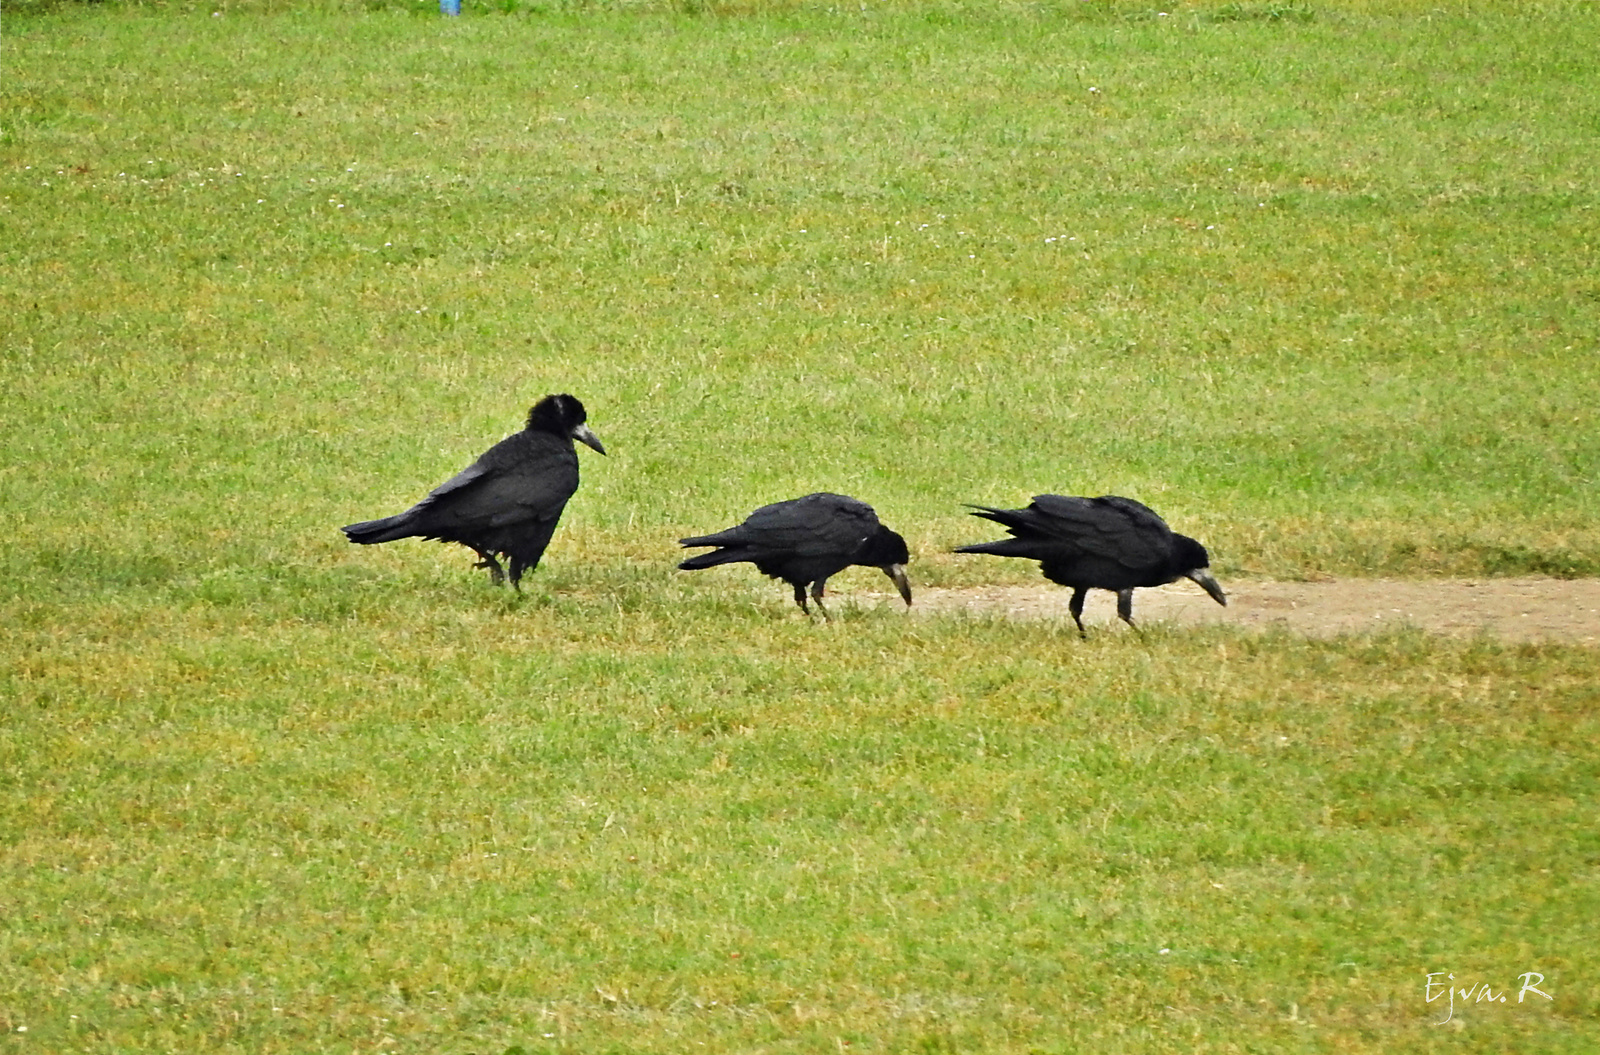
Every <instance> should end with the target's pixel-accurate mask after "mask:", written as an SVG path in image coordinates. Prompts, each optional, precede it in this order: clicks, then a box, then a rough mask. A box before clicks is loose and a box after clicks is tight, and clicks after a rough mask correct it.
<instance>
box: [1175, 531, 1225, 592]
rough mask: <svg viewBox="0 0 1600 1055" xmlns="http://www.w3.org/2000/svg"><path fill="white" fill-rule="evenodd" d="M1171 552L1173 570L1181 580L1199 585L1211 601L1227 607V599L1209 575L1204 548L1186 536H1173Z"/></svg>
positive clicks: (1208, 560)
mask: <svg viewBox="0 0 1600 1055" xmlns="http://www.w3.org/2000/svg"><path fill="white" fill-rule="evenodd" d="M1172 550H1173V554H1172V561H1173V568H1174V570H1176V571H1177V573H1178V574H1179V575H1181V576H1182V577H1183V578H1185V579H1193V580H1194V581H1195V582H1197V583H1199V584H1200V588H1201V589H1203V590H1205V592H1206V593H1208V594H1210V595H1211V599H1212V600H1213V601H1216V602H1217V603H1218V604H1220V605H1222V606H1223V607H1227V604H1228V598H1227V597H1226V596H1225V595H1224V594H1223V592H1222V587H1221V586H1220V585H1218V583H1217V580H1216V578H1215V577H1214V576H1212V574H1211V556H1210V555H1209V554H1208V553H1206V548H1205V547H1204V546H1202V545H1200V543H1198V542H1196V541H1195V540H1194V539H1192V538H1190V537H1189V536H1188V535H1173V536H1172Z"/></svg>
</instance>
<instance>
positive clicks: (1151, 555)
mask: <svg viewBox="0 0 1600 1055" xmlns="http://www.w3.org/2000/svg"><path fill="white" fill-rule="evenodd" d="M970 508H971V509H972V510H973V513H972V515H973V516H975V517H982V518H984V519H985V520H993V521H994V522H995V523H997V524H1000V525H1002V526H1004V527H1005V528H1006V530H1007V531H1009V532H1010V533H1011V538H1006V539H1000V540H999V541H998V542H981V543H978V544H976V545H972V546H962V547H960V548H959V549H957V550H956V551H955V552H957V553H987V554H990V555H991V556H995V557H1022V558H1024V559H1026V560H1036V561H1038V562H1039V570H1040V571H1042V572H1044V577H1045V578H1046V579H1049V580H1050V581H1051V582H1055V583H1060V584H1061V585H1062V586H1069V587H1071V588H1072V600H1071V601H1069V602H1067V610H1068V611H1069V612H1071V613H1072V620H1073V622H1075V623H1077V624H1078V634H1079V635H1080V636H1082V637H1087V636H1088V634H1086V633H1085V632H1084V629H1083V598H1084V595H1085V594H1087V593H1088V592H1089V591H1090V590H1111V591H1113V592H1114V593H1115V594H1116V595H1117V616H1118V617H1119V618H1121V620H1122V621H1123V622H1124V623H1127V624H1128V625H1129V626H1133V591H1134V589H1135V588H1137V587H1140V586H1163V585H1165V584H1167V583H1169V582H1175V581H1177V580H1178V579H1192V580H1194V581H1195V582H1196V583H1199V585H1200V587H1201V589H1203V590H1205V592H1206V593H1208V594H1210V595H1211V598H1212V600H1214V601H1216V602H1217V603H1218V604H1220V605H1226V604H1227V603H1228V599H1227V597H1226V596H1224V595H1223V593H1222V587H1221V586H1219V585H1217V580H1216V579H1215V578H1214V577H1213V576H1212V574H1211V570H1210V568H1211V558H1210V556H1209V555H1207V553H1206V548H1205V547H1204V546H1202V545H1200V543H1198V542H1196V541H1195V540H1194V539H1192V538H1190V537H1189V536H1187V535H1179V534H1176V533H1175V532H1174V531H1173V530H1172V529H1171V528H1169V527H1167V522H1166V521H1165V520H1162V519H1161V518H1160V517H1159V516H1157V515H1156V513H1155V511H1154V510H1152V509H1151V508H1150V507H1149V506H1146V505H1144V504H1142V503H1139V502H1135V501H1134V500H1133V499H1131V498H1121V497H1118V496H1117V495H1105V496H1103V497H1100V498H1069V497H1066V496H1064V495H1035V496H1034V498H1033V504H1032V505H1030V506H1028V507H1027V508H1026V509H992V508H990V507H989V506H971V507H970Z"/></svg>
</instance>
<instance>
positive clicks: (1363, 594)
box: [882, 578, 1600, 645]
mask: <svg viewBox="0 0 1600 1055" xmlns="http://www.w3.org/2000/svg"><path fill="white" fill-rule="evenodd" d="M1222 585H1223V588H1224V589H1226V590H1227V591H1228V607H1226V608H1223V607H1221V606H1220V605H1218V604H1217V603H1216V602H1214V601H1212V600H1211V598H1209V597H1207V596H1206V595H1205V594H1204V593H1202V592H1201V590H1200V588H1199V587H1198V586H1195V585H1194V584H1192V583H1189V582H1181V583H1175V584H1173V585H1171V586H1162V587H1158V588H1156V589H1150V590H1139V591H1137V592H1135V594H1134V601H1133V616H1134V618H1135V619H1137V620H1141V621H1149V622H1155V621H1164V622H1172V623H1232V624H1235V625H1239V626H1250V627H1274V626H1278V627H1285V628H1288V629H1290V630H1294V631H1298V632H1299V633H1303V634H1307V635H1313V636H1332V635H1335V634H1342V633H1352V632H1356V633H1359V632H1361V631H1365V630H1374V629H1380V628H1386V627H1390V626H1395V625H1406V626H1415V627H1419V628H1421V629H1423V630H1427V631H1431V632H1434V633H1441V634H1476V633H1478V632H1480V631H1482V632H1486V633H1489V634H1493V635H1495V636H1497V637H1501V638H1504V639H1506V640H1509V641H1560V642H1569V643H1575V644H1583V645H1600V579H1571V580H1569V579H1534V578H1525V579H1431V580H1410V579H1407V580H1395V579H1340V580H1335V581H1329V582H1259V581H1256V582H1252V581H1240V582H1232V583H1229V582H1224V583H1223V584H1222ZM1071 596H1072V591H1070V590H1067V589H1064V588H1062V587H1058V586H1052V585H1048V584H1041V585H1039V586H994V587H982V588H978V589H962V590H941V589H933V588H918V589H917V590H916V605H915V606H914V608H913V612H921V613H924V614H933V613H939V612H952V611H968V612H974V613H979V612H1000V613H1004V614H1006V615H1009V616H1013V617H1015V618H1018V619H1060V620H1061V621H1063V622H1066V623H1070V622H1071V621H1072V616H1071V615H1070V614H1068V612H1067V600H1068V598H1070V597H1071ZM882 600H883V602H884V603H887V602H888V601H890V600H894V601H895V602H896V603H898V598H894V597H893V595H892V594H885V595H884V596H883V598H882ZM1083 616H1084V618H1083V621H1084V623H1086V624H1088V625H1089V626H1091V627H1093V626H1096V625H1100V626H1103V625H1105V624H1107V623H1115V622H1116V597H1115V596H1114V595H1113V594H1109V593H1106V592H1104V591H1101V590H1091V591H1090V593H1089V600H1088V603H1087V604H1086V605H1085V607H1084V613H1083Z"/></svg>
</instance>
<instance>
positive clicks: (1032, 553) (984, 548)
mask: <svg viewBox="0 0 1600 1055" xmlns="http://www.w3.org/2000/svg"><path fill="white" fill-rule="evenodd" d="M1037 549H1038V542H1037V541H1035V540H1032V539H1021V538H1003V539H1000V540H998V541H996V542H979V543H975V544H973V545H971V546H957V547H956V548H955V549H953V550H951V551H950V552H951V553H987V554H988V555H989V556H991V557H1027V558H1030V559H1032V560H1038V559H1039V557H1038V555H1037V553H1036V550H1037Z"/></svg>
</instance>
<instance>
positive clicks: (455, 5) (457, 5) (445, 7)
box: [439, 0, 461, 15]
mask: <svg viewBox="0 0 1600 1055" xmlns="http://www.w3.org/2000/svg"><path fill="white" fill-rule="evenodd" d="M439 13H440V14H441V15H459V14H460V13H461V0H439Z"/></svg>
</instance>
